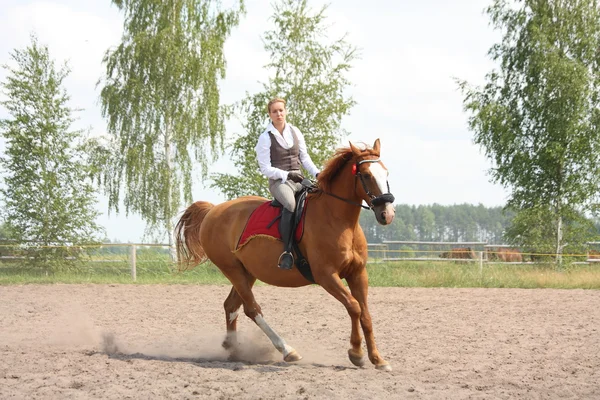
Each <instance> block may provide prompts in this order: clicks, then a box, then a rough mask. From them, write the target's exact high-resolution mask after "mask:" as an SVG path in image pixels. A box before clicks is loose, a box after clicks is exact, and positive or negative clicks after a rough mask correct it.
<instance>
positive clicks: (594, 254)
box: [367, 240, 600, 264]
mask: <svg viewBox="0 0 600 400" xmlns="http://www.w3.org/2000/svg"><path fill="white" fill-rule="evenodd" d="M586 245H587V247H588V250H587V252H586V254H564V255H563V256H564V257H579V258H583V257H585V261H580V262H575V264H588V263H598V262H600V251H594V250H593V249H591V248H590V247H592V246H594V245H596V246H598V245H600V242H587V243H586ZM367 246H368V251H369V258H370V259H371V260H370V262H395V261H464V262H480V263H484V262H485V263H504V264H538V263H539V262H536V261H502V260H493V259H491V257H490V255H491V254H498V252H497V251H495V250H497V249H500V248H515V246H511V245H506V244H490V243H488V242H427V241H410V240H384V241H383V242H381V243H368V244H367ZM456 247H461V248H465V247H469V248H471V250H472V251H473V252H474V254H475V257H472V258H446V257H442V256H441V254H442V253H443V252H447V251H451V250H452V249H453V248H456ZM590 250H591V252H590ZM416 254H424V255H423V256H415V255H416ZM432 254H435V256H432ZM519 254H521V256H539V257H553V256H554V254H540V253H522V252H520V251H519Z"/></svg>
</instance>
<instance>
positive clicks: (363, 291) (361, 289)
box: [346, 268, 392, 371]
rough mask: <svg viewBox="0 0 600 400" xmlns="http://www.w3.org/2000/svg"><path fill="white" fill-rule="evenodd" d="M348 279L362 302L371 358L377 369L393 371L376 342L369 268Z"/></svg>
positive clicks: (363, 326) (366, 340) (363, 327)
mask: <svg viewBox="0 0 600 400" xmlns="http://www.w3.org/2000/svg"><path fill="white" fill-rule="evenodd" d="M346 281H347V282H348V287H349V288H350V291H351V292H352V295H353V296H354V298H355V299H356V300H357V301H358V303H359V304H360V309H361V311H362V312H361V314H360V324H361V325H362V329H363V332H364V334H365V342H366V343H367V352H368V354H369V360H371V362H372V363H373V364H374V365H375V367H376V368H377V369H381V370H384V371H391V370H392V367H391V366H390V364H389V363H388V362H387V361H385V360H384V359H383V357H381V355H380V354H379V350H377V345H376V344H375V335H374V334H373V322H372V321H371V314H370V313H369V307H368V306H367V295H368V292H369V277H368V275H367V270H366V269H364V268H363V269H362V270H361V271H360V272H357V273H356V274H354V275H352V276H349V277H347V278H346Z"/></svg>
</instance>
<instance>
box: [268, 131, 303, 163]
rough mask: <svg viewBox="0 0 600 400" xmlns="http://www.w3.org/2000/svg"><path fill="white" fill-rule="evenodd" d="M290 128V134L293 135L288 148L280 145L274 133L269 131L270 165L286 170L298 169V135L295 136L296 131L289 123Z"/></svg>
mask: <svg viewBox="0 0 600 400" xmlns="http://www.w3.org/2000/svg"><path fill="white" fill-rule="evenodd" d="M290 129H291V130H292V136H293V137H294V144H293V145H292V147H290V148H289V149H284V148H283V147H281V145H280V144H279V142H278V141H277V139H276V138H275V134H273V133H272V132H271V131H269V135H271V165H272V166H273V167H275V168H279V169H282V170H284V171H288V172H289V171H299V170H300V146H299V145H298V136H296V132H295V131H294V128H292V126H291V125H290ZM277 134H278V135H279V133H277Z"/></svg>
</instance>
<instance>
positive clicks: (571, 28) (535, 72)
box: [460, 0, 600, 254]
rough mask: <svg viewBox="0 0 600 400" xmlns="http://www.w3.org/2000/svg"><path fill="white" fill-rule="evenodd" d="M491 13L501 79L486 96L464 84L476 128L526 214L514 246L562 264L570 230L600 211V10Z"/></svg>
mask: <svg viewBox="0 0 600 400" xmlns="http://www.w3.org/2000/svg"><path fill="white" fill-rule="evenodd" d="M487 11H488V14H489V15H490V18H491V21H492V23H493V25H494V26H495V27H496V28H497V29H499V30H501V31H502V33H503V38H502V41H501V43H498V44H496V45H495V46H493V47H492V48H491V49H490V55H491V57H492V59H493V60H494V61H496V62H498V63H499V69H498V70H493V71H492V72H490V73H489V74H488V75H487V78H486V80H487V83H486V84H485V86H483V87H482V88H471V87H469V86H468V85H467V83H466V82H461V83H460V86H461V88H462V90H463V93H464V94H465V99H464V106H465V110H466V111H468V112H469V113H470V114H471V116H470V118H469V126H470V128H471V129H472V130H473V131H474V132H475V138H474V139H475V143H476V144H478V145H480V146H482V147H483V149H484V150H485V153H486V155H487V157H488V158H489V159H491V160H492V161H493V163H494V167H493V168H492V169H491V176H492V179H493V180H494V181H496V182H499V183H501V184H502V185H504V186H505V187H508V188H510V189H511V195H510V199H509V201H508V206H509V207H511V208H512V209H514V210H516V212H517V214H522V215H520V216H519V218H518V219H517V222H518V224H517V225H515V226H513V228H512V229H511V231H510V236H511V238H512V240H513V241H514V242H516V243H518V244H522V245H542V243H539V241H540V240H542V241H543V242H544V243H543V246H544V247H545V248H553V249H554V251H555V253H556V254H560V253H562V251H563V249H564V247H565V246H566V245H567V243H568V241H569V240H571V237H572V235H571V233H569V232H565V231H564V229H565V224H566V223H569V222H572V223H571V224H570V227H571V228H577V227H579V226H581V227H583V226H584V225H582V224H580V223H579V222H580V218H575V216H579V215H584V214H585V215H589V214H590V213H592V212H595V211H596V209H597V201H598V195H599V186H598V183H599V182H598V178H599V177H600V174H599V172H600V168H599V167H600V108H598V106H599V101H600V52H599V51H598V48H599V47H600V9H599V7H598V5H597V2H596V1H595V0H583V1H581V0H565V1H562V0H561V1H558V0H550V1H533V0H525V1H522V2H518V3H514V2H509V1H506V0H496V1H494V3H493V4H492V5H491V6H490V7H489V8H488V10H487ZM576 221H578V222H576ZM549 224H554V226H553V227H550V225H549ZM528 230H536V232H529V233H528V232H527V231H528ZM567 230H568V228H567ZM573 233H574V232H573ZM529 241H533V242H531V243H530V242H529Z"/></svg>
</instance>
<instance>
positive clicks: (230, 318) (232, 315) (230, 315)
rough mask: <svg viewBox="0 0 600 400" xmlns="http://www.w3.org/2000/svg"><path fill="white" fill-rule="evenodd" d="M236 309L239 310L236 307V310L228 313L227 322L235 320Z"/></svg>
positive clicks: (236, 315)
mask: <svg viewBox="0 0 600 400" xmlns="http://www.w3.org/2000/svg"><path fill="white" fill-rule="evenodd" d="M238 311H239V308H238V309H237V311H234V312H232V313H229V323H232V322H233V321H235V319H236V318H237V317H238Z"/></svg>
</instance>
